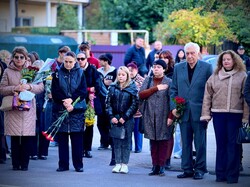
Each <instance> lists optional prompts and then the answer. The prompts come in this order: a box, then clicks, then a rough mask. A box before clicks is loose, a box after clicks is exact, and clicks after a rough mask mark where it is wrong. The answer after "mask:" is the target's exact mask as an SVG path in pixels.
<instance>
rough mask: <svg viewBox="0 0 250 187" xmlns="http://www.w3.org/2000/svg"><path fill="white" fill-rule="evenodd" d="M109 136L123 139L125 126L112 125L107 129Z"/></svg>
mask: <svg viewBox="0 0 250 187" xmlns="http://www.w3.org/2000/svg"><path fill="white" fill-rule="evenodd" d="M109 136H110V137H112V138H116V139H121V140H122V139H124V138H125V128H124V126H118V125H112V127H111V129H110V130H109Z"/></svg>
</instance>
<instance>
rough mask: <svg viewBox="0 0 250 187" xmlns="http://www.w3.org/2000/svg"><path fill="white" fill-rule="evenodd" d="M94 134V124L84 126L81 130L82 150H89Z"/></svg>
mask: <svg viewBox="0 0 250 187" xmlns="http://www.w3.org/2000/svg"><path fill="white" fill-rule="evenodd" d="M93 134H94V125H91V126H88V127H87V126H86V128H85V131H84V132H83V151H91V148H92V142H93Z"/></svg>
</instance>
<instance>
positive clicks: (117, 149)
mask: <svg viewBox="0 0 250 187" xmlns="http://www.w3.org/2000/svg"><path fill="white" fill-rule="evenodd" d="M133 125H134V120H133V119H132V120H129V121H127V122H126V123H125V129H126V136H125V138H124V139H123V140H120V139H116V138H113V143H114V153H115V161H116V163H117V164H121V163H123V164H128V162H129V157H130V143H131V139H132V131H133Z"/></svg>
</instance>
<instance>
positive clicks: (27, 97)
mask: <svg viewBox="0 0 250 187" xmlns="http://www.w3.org/2000/svg"><path fill="white" fill-rule="evenodd" d="M38 71H39V69H38V68H37V67H33V66H28V67H27V68H23V69H22V71H21V76H22V77H21V80H20V83H21V85H23V84H27V83H32V81H33V80H34V78H35V76H36V73H37V72H38ZM34 97H35V94H34V93H32V92H30V91H27V90H25V91H23V92H20V93H18V92H15V94H14V97H13V103H12V106H13V109H15V110H20V111H28V110H29V109H30V107H31V101H32V99H33V98H34Z"/></svg>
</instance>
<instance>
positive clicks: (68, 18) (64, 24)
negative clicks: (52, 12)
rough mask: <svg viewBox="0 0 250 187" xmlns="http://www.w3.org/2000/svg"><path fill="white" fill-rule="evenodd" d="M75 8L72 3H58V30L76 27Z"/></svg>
mask: <svg viewBox="0 0 250 187" xmlns="http://www.w3.org/2000/svg"><path fill="white" fill-rule="evenodd" d="M78 26H79V24H78V19H77V13H76V9H75V7H74V6H72V5H65V4H60V5H59V6H58V12H57V27H58V28H59V29H60V30H67V29H68V30H70V29H78Z"/></svg>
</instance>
